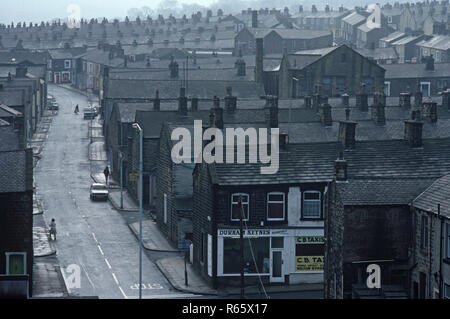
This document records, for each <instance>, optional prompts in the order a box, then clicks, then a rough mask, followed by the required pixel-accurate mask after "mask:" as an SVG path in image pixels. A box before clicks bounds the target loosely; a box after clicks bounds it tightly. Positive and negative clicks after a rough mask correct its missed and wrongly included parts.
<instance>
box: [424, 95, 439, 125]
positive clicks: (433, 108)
mask: <svg viewBox="0 0 450 319" xmlns="http://www.w3.org/2000/svg"><path fill="white" fill-rule="evenodd" d="M422 114H423V118H425V119H427V120H429V121H430V122H431V123H436V122H437V119H438V117H437V103H436V102H433V101H432V100H431V99H430V100H427V101H425V102H423V104H422Z"/></svg>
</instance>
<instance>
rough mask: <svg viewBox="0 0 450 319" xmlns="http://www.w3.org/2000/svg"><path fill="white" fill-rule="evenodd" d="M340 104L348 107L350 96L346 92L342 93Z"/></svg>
mask: <svg viewBox="0 0 450 319" xmlns="http://www.w3.org/2000/svg"><path fill="white" fill-rule="evenodd" d="M341 98H342V106H345V107H349V106H350V96H349V95H348V94H347V93H344V94H342V96H341Z"/></svg>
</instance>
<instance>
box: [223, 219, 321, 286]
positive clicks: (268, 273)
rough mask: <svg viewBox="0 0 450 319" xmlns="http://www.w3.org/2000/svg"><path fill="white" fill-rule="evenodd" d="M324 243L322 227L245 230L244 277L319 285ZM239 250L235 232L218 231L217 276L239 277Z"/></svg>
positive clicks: (238, 234) (238, 236) (236, 230)
mask: <svg viewBox="0 0 450 319" xmlns="http://www.w3.org/2000/svg"><path fill="white" fill-rule="evenodd" d="M324 243H325V241H324V237H323V229H322V228H305V229H300V228H299V229H297V228H296V229H273V228H272V229H267V228H266V229H245V230H244V242H243V246H244V265H243V266H244V273H245V276H246V277H257V276H260V277H263V278H265V279H267V281H268V282H270V283H289V284H293V283H302V282H305V283H322V282H323V265H324ZM240 248H241V241H240V231H239V229H219V230H218V236H217V252H218V254H217V276H218V277H239V276H240V271H241V257H240V256H241V255H240ZM230 279H231V278H230Z"/></svg>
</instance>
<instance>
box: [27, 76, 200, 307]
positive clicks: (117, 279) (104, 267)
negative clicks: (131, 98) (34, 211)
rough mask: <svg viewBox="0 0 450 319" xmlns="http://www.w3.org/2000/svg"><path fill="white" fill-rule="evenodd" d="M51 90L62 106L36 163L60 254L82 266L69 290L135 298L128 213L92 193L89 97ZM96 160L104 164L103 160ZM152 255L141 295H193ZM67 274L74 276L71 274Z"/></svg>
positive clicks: (65, 263)
mask: <svg viewBox="0 0 450 319" xmlns="http://www.w3.org/2000/svg"><path fill="white" fill-rule="evenodd" d="M49 93H50V94H51V95H53V96H54V97H55V98H56V100H57V102H58V103H59V105H60V110H59V114H58V115H57V116H56V117H55V118H54V120H53V123H52V126H51V128H50V130H49V133H48V139H47V141H46V142H45V145H44V149H43V152H42V154H41V155H42V158H41V160H40V161H39V162H38V164H37V166H36V168H35V183H36V187H37V192H38V193H39V195H40V197H41V198H42V200H43V206H44V210H45V216H46V220H47V222H49V221H50V219H51V218H55V219H56V224H57V231H58V235H57V241H56V249H57V259H58V261H59V263H60V265H61V268H63V269H66V268H67V267H69V266H70V265H72V264H75V265H78V266H79V269H80V271H81V282H80V287H79V288H78V287H73V288H71V289H70V294H71V295H73V296H98V297H99V298H114V299H119V298H120V299H123V298H130V299H131V298H137V297H138V295H139V293H138V278H139V273H138V269H139V260H138V254H139V245H138V241H137V239H136V237H135V236H134V235H133V234H132V232H131V231H130V229H129V227H128V224H127V219H128V218H127V217H126V216H125V217H124V216H122V215H121V213H119V212H118V211H116V210H115V209H114V208H113V207H112V206H111V204H110V203H109V202H92V201H91V200H90V198H89V187H90V185H91V183H92V179H91V176H90V169H91V163H90V161H89V158H88V147H89V143H90V138H89V137H88V124H89V122H90V121H88V120H83V116H82V110H83V108H84V107H85V106H87V105H88V101H87V98H86V97H85V96H83V95H81V94H78V93H76V92H72V91H69V90H67V89H64V88H60V87H57V86H52V85H50V86H49ZM76 104H79V106H80V112H81V113H80V115H75V114H74V112H73V110H74V108H75V105H76ZM96 164H97V166H99V167H101V165H103V164H104V163H103V162H100V163H94V165H96ZM103 167H104V166H103ZM123 214H126V213H123ZM130 218H132V216H130ZM151 259H152V258H149V256H148V253H146V254H143V284H144V285H145V289H144V290H143V298H183V297H184V298H189V297H192V296H190V295H188V294H182V293H179V292H177V291H174V290H172V288H171V286H170V284H169V283H168V282H167V280H166V279H165V278H164V276H163V275H162V274H161V272H160V271H159V270H158V268H157V267H156V265H155V264H154V262H153V261H152V260H151ZM66 277H67V281H70V280H68V279H69V278H70V276H69V274H67V273H66Z"/></svg>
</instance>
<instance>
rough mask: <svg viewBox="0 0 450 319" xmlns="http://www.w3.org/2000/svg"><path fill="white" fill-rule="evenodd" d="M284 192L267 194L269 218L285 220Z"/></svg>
mask: <svg viewBox="0 0 450 319" xmlns="http://www.w3.org/2000/svg"><path fill="white" fill-rule="evenodd" d="M284 199H285V196H284V193H276V192H273V193H269V194H267V220H284V211H285V208H284V207H285V204H284Z"/></svg>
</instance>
